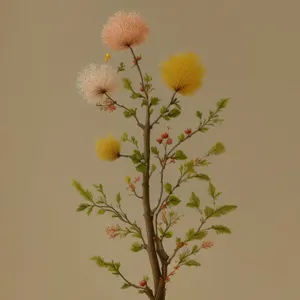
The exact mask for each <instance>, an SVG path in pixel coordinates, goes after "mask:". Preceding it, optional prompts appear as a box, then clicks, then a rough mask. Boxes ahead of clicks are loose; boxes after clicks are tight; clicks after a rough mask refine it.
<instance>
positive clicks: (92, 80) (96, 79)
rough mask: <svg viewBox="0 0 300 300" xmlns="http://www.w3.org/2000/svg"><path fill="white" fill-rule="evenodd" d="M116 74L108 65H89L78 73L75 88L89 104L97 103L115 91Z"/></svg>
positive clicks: (116, 83)
mask: <svg viewBox="0 0 300 300" xmlns="http://www.w3.org/2000/svg"><path fill="white" fill-rule="evenodd" d="M117 85H118V80H117V72H116V70H114V68H113V67H112V66H111V65H109V64H105V65H101V66H97V65H96V64H91V65H89V66H88V67H87V68H85V69H84V70H83V71H82V72H80V73H79V76H78V78H77V88H78V89H79V90H80V92H81V93H82V95H83V97H84V98H85V99H86V100H87V101H88V102H89V103H99V102H100V101H101V100H103V99H104V98H105V97H106V96H105V94H110V93H112V92H114V91H115V90H116V89H117Z"/></svg>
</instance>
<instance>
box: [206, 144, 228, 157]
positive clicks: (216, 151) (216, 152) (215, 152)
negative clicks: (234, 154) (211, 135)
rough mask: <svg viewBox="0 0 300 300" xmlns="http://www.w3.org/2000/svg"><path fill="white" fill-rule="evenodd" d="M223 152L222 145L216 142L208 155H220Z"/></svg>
mask: <svg viewBox="0 0 300 300" xmlns="http://www.w3.org/2000/svg"><path fill="white" fill-rule="evenodd" d="M224 152H225V146H224V144H222V143H220V142H218V143H216V144H215V145H214V146H213V147H211V149H210V150H209V151H208V153H209V154H210V155H220V154H222V153H224Z"/></svg>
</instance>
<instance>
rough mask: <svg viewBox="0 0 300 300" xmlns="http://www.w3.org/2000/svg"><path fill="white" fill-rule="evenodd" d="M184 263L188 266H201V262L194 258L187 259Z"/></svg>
mask: <svg viewBox="0 0 300 300" xmlns="http://www.w3.org/2000/svg"><path fill="white" fill-rule="evenodd" d="M184 265H185V266H188V267H200V266H201V264H200V263H199V262H198V261H196V260H194V259H190V260H188V261H186V262H185V263H184Z"/></svg>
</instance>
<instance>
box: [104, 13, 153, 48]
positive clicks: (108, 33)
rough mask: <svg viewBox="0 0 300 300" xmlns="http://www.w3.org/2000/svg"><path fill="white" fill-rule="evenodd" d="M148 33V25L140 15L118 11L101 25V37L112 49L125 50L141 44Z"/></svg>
mask: <svg viewBox="0 0 300 300" xmlns="http://www.w3.org/2000/svg"><path fill="white" fill-rule="evenodd" d="M148 34H149V27H148V26H147V24H146V23H145V21H144V20H143V19H142V17H141V16H140V15H138V14H137V13H135V12H123V11H119V12H117V13H115V14H114V16H112V17H111V18H109V20H108V22H107V24H106V25H105V26H104V27H103V30H102V39H103V42H104V44H106V45H108V46H109V47H110V48H111V49H113V50H125V49H128V48H129V47H131V46H138V45H140V44H142V43H143V42H144V41H145V39H146V38H147V36H148Z"/></svg>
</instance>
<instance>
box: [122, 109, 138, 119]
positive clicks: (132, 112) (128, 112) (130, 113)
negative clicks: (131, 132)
mask: <svg viewBox="0 0 300 300" xmlns="http://www.w3.org/2000/svg"><path fill="white" fill-rule="evenodd" d="M123 115H124V117H125V118H127V119H129V118H131V117H133V116H135V115H136V109H133V108H130V109H129V110H124V112H123Z"/></svg>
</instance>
